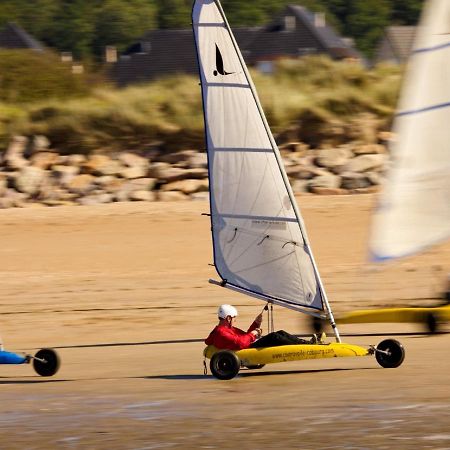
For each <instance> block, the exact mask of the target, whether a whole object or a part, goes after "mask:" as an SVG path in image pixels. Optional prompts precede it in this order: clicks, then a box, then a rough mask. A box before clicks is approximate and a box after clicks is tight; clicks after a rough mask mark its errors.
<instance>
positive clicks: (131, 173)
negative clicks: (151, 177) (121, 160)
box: [119, 166, 147, 180]
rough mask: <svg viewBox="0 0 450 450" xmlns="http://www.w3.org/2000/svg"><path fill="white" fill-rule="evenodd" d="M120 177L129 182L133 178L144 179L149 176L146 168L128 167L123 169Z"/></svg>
mask: <svg viewBox="0 0 450 450" xmlns="http://www.w3.org/2000/svg"><path fill="white" fill-rule="evenodd" d="M119 175H120V176H121V177H122V178H127V179H129V180H131V179H133V178H143V177H145V176H146V175H147V168H146V167H144V166H135V167H127V168H126V169H123V170H122V171H121V172H120V173H119Z"/></svg>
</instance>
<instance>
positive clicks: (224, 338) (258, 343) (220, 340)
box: [205, 305, 326, 350]
mask: <svg viewBox="0 0 450 450" xmlns="http://www.w3.org/2000/svg"><path fill="white" fill-rule="evenodd" d="M217 315H218V318H219V323H218V324H217V326H216V327H215V328H214V329H213V330H212V331H211V333H210V334H209V336H208V337H207V338H206V339H205V344H206V345H214V347H216V348H219V349H227V350H242V349H244V348H249V347H253V348H258V347H276V346H279V345H298V344H318V343H322V340H323V339H324V338H325V337H326V336H325V334H324V333H323V334H322V336H321V337H320V338H319V337H318V336H316V335H313V337H312V339H311V340H309V341H307V340H304V339H300V338H298V337H297V336H294V335H292V334H289V333H287V332H286V331H284V330H280V331H275V332H272V333H269V334H267V335H266V336H264V337H261V336H262V330H261V328H260V327H261V323H262V319H263V317H262V312H261V313H260V314H258V315H257V316H256V318H255V320H254V321H253V323H252V324H251V325H250V327H249V328H248V330H247V331H243V330H241V329H239V328H237V327H235V326H234V320H235V318H236V317H237V315H238V312H237V309H236V308H235V307H234V306H231V305H221V306H220V307H219V309H218V311H217Z"/></svg>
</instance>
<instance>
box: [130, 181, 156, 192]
mask: <svg viewBox="0 0 450 450" xmlns="http://www.w3.org/2000/svg"><path fill="white" fill-rule="evenodd" d="M157 181H158V180H157V179H156V178H137V179H135V180H130V181H128V185H129V186H131V187H132V188H133V189H136V190H144V191H153V189H155V186H156V182H157Z"/></svg>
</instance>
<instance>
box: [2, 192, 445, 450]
mask: <svg viewBox="0 0 450 450" xmlns="http://www.w3.org/2000/svg"><path fill="white" fill-rule="evenodd" d="M375 200H376V198H375V196H373V195H361V196H329V197H327V196H323V197H322V196H311V195H306V196H302V197H299V198H298V202H299V205H300V208H301V210H302V213H303V215H304V219H305V222H306V226H307V229H308V233H309V237H310V240H311V243H312V248H313V251H314V254H315V257H316V260H317V263H318V266H319V270H320V272H321V275H322V278H323V281H324V284H325V288H326V290H327V292H328V296H329V298H330V301H331V303H332V306H333V309H334V311H335V313H336V314H337V315H338V314H342V313H344V312H345V311H349V310H353V309H361V308H367V307H380V306H391V305H422V304H433V303H435V302H436V301H437V296H438V295H439V293H440V292H441V290H442V289H443V287H444V285H443V282H444V280H445V278H446V274H447V272H448V271H449V268H450V244H448V243H447V244H444V245H442V246H439V247H435V248H433V249H431V250H430V251H428V252H426V253H424V254H422V255H418V256H415V257H413V258H410V259H408V260H402V261H399V262H395V263H391V264H388V265H383V266H374V265H371V264H368V263H367V261H366V256H367V236H368V230H369V227H370V215H371V211H372V209H373V205H374V203H375ZM208 210H209V208H208V204H207V203H204V202H200V201H198V202H195V201H191V202H179V203H175V202H174V203H144V202H142V203H117V204H109V205H98V206H84V207H75V206H74V207H58V208H26V209H9V210H2V211H1V212H0V236H1V250H0V254H1V261H2V263H1V269H0V281H1V283H0V317H1V321H0V332H1V335H2V338H3V341H4V344H5V347H6V348H7V349H8V350H11V351H30V352H34V351H35V350H36V349H38V348H41V347H53V348H56V349H57V351H58V352H59V354H60V356H61V359H62V365H61V369H60V371H59V372H58V374H57V375H56V376H55V377H52V378H41V377H38V376H37V375H36V374H35V373H34V372H33V370H32V367H30V366H28V365H26V366H1V367H0V391H1V398H2V402H1V403H0V448H1V449H5V450H10V449H11V450H15V449H21V450H22V449H66V448H67V449H78V448H86V449H105V450H106V449H158V448H188V449H191V448H192V449H198V448H230V449H231V448H236V447H239V448H244V449H256V448H262V447H264V448H280V449H282V448H296V449H334V448H336V449H337V448H348V449H351V448H357V449H362V448H374V449H375V448H376V449H391V448H392V449H394V448H395V449H417V448H424V449H448V448H450V426H449V424H450V408H449V405H450V377H449V371H450V359H449V356H448V355H449V351H448V345H449V343H450V338H449V334H447V333H446V331H448V330H449V326H448V325H447V326H446V328H444V332H443V333H441V334H438V335H436V336H429V335H426V334H423V333H422V332H423V331H424V328H423V326H422V325H421V324H369V325H345V326H342V328H341V332H342V333H343V335H344V340H345V341H346V342H349V343H354V344H359V345H369V344H377V343H378V342H379V341H381V340H382V339H384V338H385V336H386V335H392V336H394V337H395V338H396V339H398V340H400V341H401V342H402V343H403V344H404V346H405V349H406V359H405V362H404V364H403V365H402V366H401V367H400V368H398V369H382V368H381V367H380V366H379V365H378V364H377V363H376V361H375V359H374V358H369V357H368V358H349V359H344V358H342V359H337V360H320V361H306V362H292V363H285V364H274V365H271V366H266V367H265V368H264V369H262V370H260V371H253V372H252V371H242V373H241V374H240V375H239V376H238V377H237V378H235V379H233V380H231V381H226V382H224V381H219V380H216V379H214V378H213V377H212V376H211V375H210V373H209V371H208V375H207V376H205V375H203V358H202V350H203V347H204V345H203V343H202V340H203V339H204V338H205V337H206V335H207V334H208V332H209V331H210V329H211V328H212V327H213V326H214V325H215V323H216V309H217V306H218V305H219V304H221V303H232V304H234V305H236V306H237V307H238V309H239V312H240V316H239V318H238V322H237V325H238V326H240V327H242V328H246V327H247V326H248V325H249V324H250V322H251V321H252V320H253V318H254V317H255V316H256V315H257V314H258V313H259V311H260V310H261V309H262V307H263V306H264V305H263V303H262V302H260V301H257V300H254V299H251V298H247V297H243V296H240V295H238V294H236V293H233V292H231V291H229V290H226V289H221V288H219V287H215V286H212V285H210V284H209V283H208V279H209V278H217V276H216V274H215V271H214V268H213V267H212V266H210V265H209V264H211V263H212V262H213V261H212V251H211V238H210V233H209V227H210V225H209V219H208V217H206V216H202V215H201V213H203V212H208ZM275 314H276V315H275V327H276V328H277V329H285V330H287V331H290V332H293V333H298V334H305V335H306V334H308V333H309V332H310V329H309V324H308V321H307V320H306V319H305V318H304V317H303V316H300V315H299V314H298V313H293V312H291V311H286V310H282V309H280V308H275ZM263 327H264V328H266V329H267V321H265V322H264V323H263ZM331 339H332V338H331V337H330V340H331Z"/></svg>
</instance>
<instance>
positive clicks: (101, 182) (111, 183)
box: [95, 175, 126, 194]
mask: <svg viewBox="0 0 450 450" xmlns="http://www.w3.org/2000/svg"><path fill="white" fill-rule="evenodd" d="M95 183H96V184H97V186H100V187H101V189H103V190H104V191H105V192H107V193H109V194H114V193H116V192H119V191H120V190H121V189H122V188H123V187H124V185H125V183H126V182H125V180H123V179H121V178H116V177H113V176H112V175H105V176H103V177H98V178H97V179H96V180H95Z"/></svg>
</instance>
